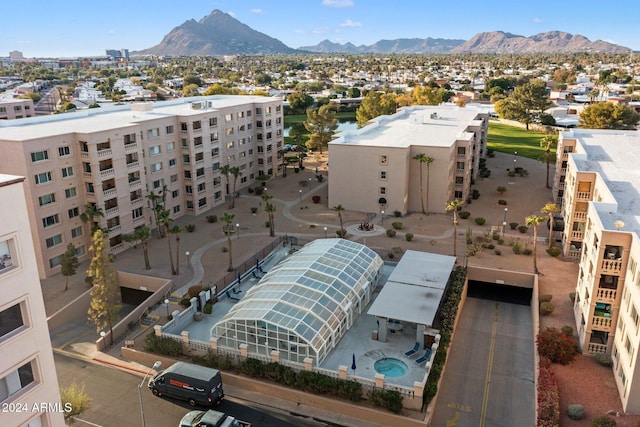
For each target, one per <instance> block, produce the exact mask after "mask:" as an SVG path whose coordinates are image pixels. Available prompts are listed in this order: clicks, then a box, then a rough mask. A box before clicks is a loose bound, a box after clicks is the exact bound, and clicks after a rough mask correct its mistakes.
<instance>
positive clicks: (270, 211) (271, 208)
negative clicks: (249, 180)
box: [260, 193, 276, 237]
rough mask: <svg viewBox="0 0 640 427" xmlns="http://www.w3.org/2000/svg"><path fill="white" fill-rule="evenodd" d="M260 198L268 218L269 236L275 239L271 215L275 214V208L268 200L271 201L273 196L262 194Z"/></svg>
mask: <svg viewBox="0 0 640 427" xmlns="http://www.w3.org/2000/svg"><path fill="white" fill-rule="evenodd" d="M260 197H262V200H264V211H265V212H266V213H267V216H268V217H269V236H271V237H275V235H276V232H275V223H274V217H273V214H274V213H275V212H276V207H275V206H274V205H273V203H271V202H270V200H271V199H273V196H272V195H270V194H267V193H263V194H262V195H261V196H260Z"/></svg>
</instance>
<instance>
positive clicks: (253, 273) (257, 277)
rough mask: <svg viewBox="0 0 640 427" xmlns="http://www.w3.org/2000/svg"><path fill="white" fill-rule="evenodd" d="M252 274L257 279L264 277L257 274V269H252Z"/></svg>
mask: <svg viewBox="0 0 640 427" xmlns="http://www.w3.org/2000/svg"><path fill="white" fill-rule="evenodd" d="M251 275H252V276H253V277H254V278H255V279H262V277H260V276H258V275H257V274H256V271H255V270H252V271H251Z"/></svg>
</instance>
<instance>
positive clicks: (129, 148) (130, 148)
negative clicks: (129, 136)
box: [124, 142, 138, 153]
mask: <svg viewBox="0 0 640 427" xmlns="http://www.w3.org/2000/svg"><path fill="white" fill-rule="evenodd" d="M137 151H138V144H137V143H135V142H132V143H130V144H125V145H124V152H125V153H134V152H137Z"/></svg>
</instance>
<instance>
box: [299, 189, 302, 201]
mask: <svg viewBox="0 0 640 427" xmlns="http://www.w3.org/2000/svg"><path fill="white" fill-rule="evenodd" d="M298 194H300V201H301V202H302V189H300V190H298Z"/></svg>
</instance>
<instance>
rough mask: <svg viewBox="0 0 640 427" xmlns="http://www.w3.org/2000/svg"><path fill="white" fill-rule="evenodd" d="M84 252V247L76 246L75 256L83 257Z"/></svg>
mask: <svg viewBox="0 0 640 427" xmlns="http://www.w3.org/2000/svg"><path fill="white" fill-rule="evenodd" d="M84 253H85V250H84V246H78V247H77V248H76V256H82V255H84Z"/></svg>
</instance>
